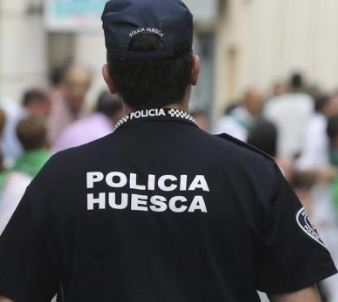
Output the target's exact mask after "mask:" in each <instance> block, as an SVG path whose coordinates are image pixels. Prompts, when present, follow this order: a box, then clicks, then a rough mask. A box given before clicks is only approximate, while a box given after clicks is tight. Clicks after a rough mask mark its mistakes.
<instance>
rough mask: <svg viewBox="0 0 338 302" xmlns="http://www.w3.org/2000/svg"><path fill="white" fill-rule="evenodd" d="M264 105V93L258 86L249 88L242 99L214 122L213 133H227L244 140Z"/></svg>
mask: <svg viewBox="0 0 338 302" xmlns="http://www.w3.org/2000/svg"><path fill="white" fill-rule="evenodd" d="M263 106H264V93H263V92H262V90H260V89H259V88H250V89H248V91H247V92H246V93H245V96H244V98H243V101H242V102H241V103H240V104H239V105H238V106H236V107H235V108H234V109H232V110H230V111H229V112H228V113H227V114H226V115H225V116H223V117H222V118H221V119H220V120H219V122H218V123H217V124H216V127H215V129H214V131H213V132H214V133H217V134H218V133H227V134H229V135H231V136H233V137H235V138H237V139H239V140H241V141H244V142H246V141H247V138H248V133H249V131H250V130H251V128H252V127H253V125H254V123H255V121H256V119H257V118H258V117H259V116H260V115H261V113H262V110H263Z"/></svg>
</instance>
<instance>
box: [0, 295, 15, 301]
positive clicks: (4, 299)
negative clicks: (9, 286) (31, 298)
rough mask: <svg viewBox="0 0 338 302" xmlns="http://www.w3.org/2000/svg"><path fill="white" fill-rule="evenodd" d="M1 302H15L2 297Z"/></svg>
mask: <svg viewBox="0 0 338 302" xmlns="http://www.w3.org/2000/svg"><path fill="white" fill-rule="evenodd" d="M0 302H13V301H12V300H8V299H7V298H5V297H2V296H0Z"/></svg>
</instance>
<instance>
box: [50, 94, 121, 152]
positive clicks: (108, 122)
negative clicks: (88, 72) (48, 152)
mask: <svg viewBox="0 0 338 302" xmlns="http://www.w3.org/2000/svg"><path fill="white" fill-rule="evenodd" d="M122 116H123V106H122V102H121V100H120V99H119V98H118V97H117V96H116V95H113V94H111V93H110V92H109V91H107V90H105V91H103V92H102V93H101V94H100V95H99V98H98V100H97V105H96V109H95V112H94V113H93V114H92V115H91V116H89V117H87V118H84V119H82V120H79V121H77V122H74V123H72V124H71V125H69V126H68V127H67V128H66V129H65V130H64V131H63V132H62V134H61V135H60V137H59V139H58V140H57V141H56V143H55V145H54V146H53V147H52V153H56V152H59V151H62V150H65V149H68V148H71V147H76V146H80V145H83V144H86V143H89V142H92V141H94V140H96V139H99V138H101V137H104V136H106V135H108V134H110V133H112V131H113V129H114V125H116V123H117V122H118V121H119V120H120V119H121V118H122Z"/></svg>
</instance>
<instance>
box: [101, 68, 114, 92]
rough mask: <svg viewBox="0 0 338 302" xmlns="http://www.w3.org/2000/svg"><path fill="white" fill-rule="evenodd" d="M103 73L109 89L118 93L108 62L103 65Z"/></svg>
mask: <svg viewBox="0 0 338 302" xmlns="http://www.w3.org/2000/svg"><path fill="white" fill-rule="evenodd" d="M102 75H103V78H104V80H105V82H106V84H107V86H108V88H109V91H110V92H111V93H112V94H115V93H117V90H116V87H115V84H114V81H113V79H112V78H111V76H110V74H109V69H108V65H107V64H105V65H103V67H102Z"/></svg>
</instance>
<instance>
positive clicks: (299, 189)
mask: <svg viewBox="0 0 338 302" xmlns="http://www.w3.org/2000/svg"><path fill="white" fill-rule="evenodd" d="M213 132H214V133H223V132H225V133H227V134H230V135H232V136H234V137H236V138H237V139H239V140H241V141H244V142H246V143H249V144H251V145H253V146H254V147H256V148H259V149H261V150H263V151H264V152H266V153H267V154H268V155H270V156H271V157H273V158H274V159H275V160H276V163H277V164H278V165H279V167H280V169H281V171H282V172H283V174H284V176H285V177H286V178H287V180H288V181H289V182H290V184H291V186H292V187H293V189H294V190H295V192H296V194H297V195H298V197H299V199H300V200H301V202H302V203H303V206H304V207H305V208H306V209H307V211H308V212H309V213H310V215H311V217H312V220H313V221H312V223H313V224H314V225H315V226H316V227H317V229H318V230H319V233H320V234H321V237H322V239H323V241H324V242H325V245H326V247H327V248H328V249H329V250H330V252H331V253H332V256H333V258H334V260H335V262H336V263H338V92H336V93H332V94H325V93H324V92H322V91H321V90H320V89H319V88H318V87H316V86H311V85H308V84H307V83H306V82H305V80H304V77H303V76H302V75H301V74H293V75H292V76H291V77H290V79H289V80H288V81H286V82H285V83H277V84H276V85H275V86H274V87H272V89H271V93H270V94H266V93H265V92H264V91H262V90H261V89H259V88H257V87H252V88H250V89H248V90H247V91H246V93H245V94H244V96H243V98H242V100H240V101H239V102H235V103H234V104H232V105H230V106H229V107H228V108H226V112H225V114H224V116H223V117H222V118H221V119H220V120H219V121H218V122H217V124H216V126H215V127H214V129H213ZM258 176H259V175H258ZM321 292H322V295H323V300H324V301H329V302H336V301H338V277H333V278H330V279H328V280H326V281H324V282H323V284H322V285H321Z"/></svg>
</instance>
